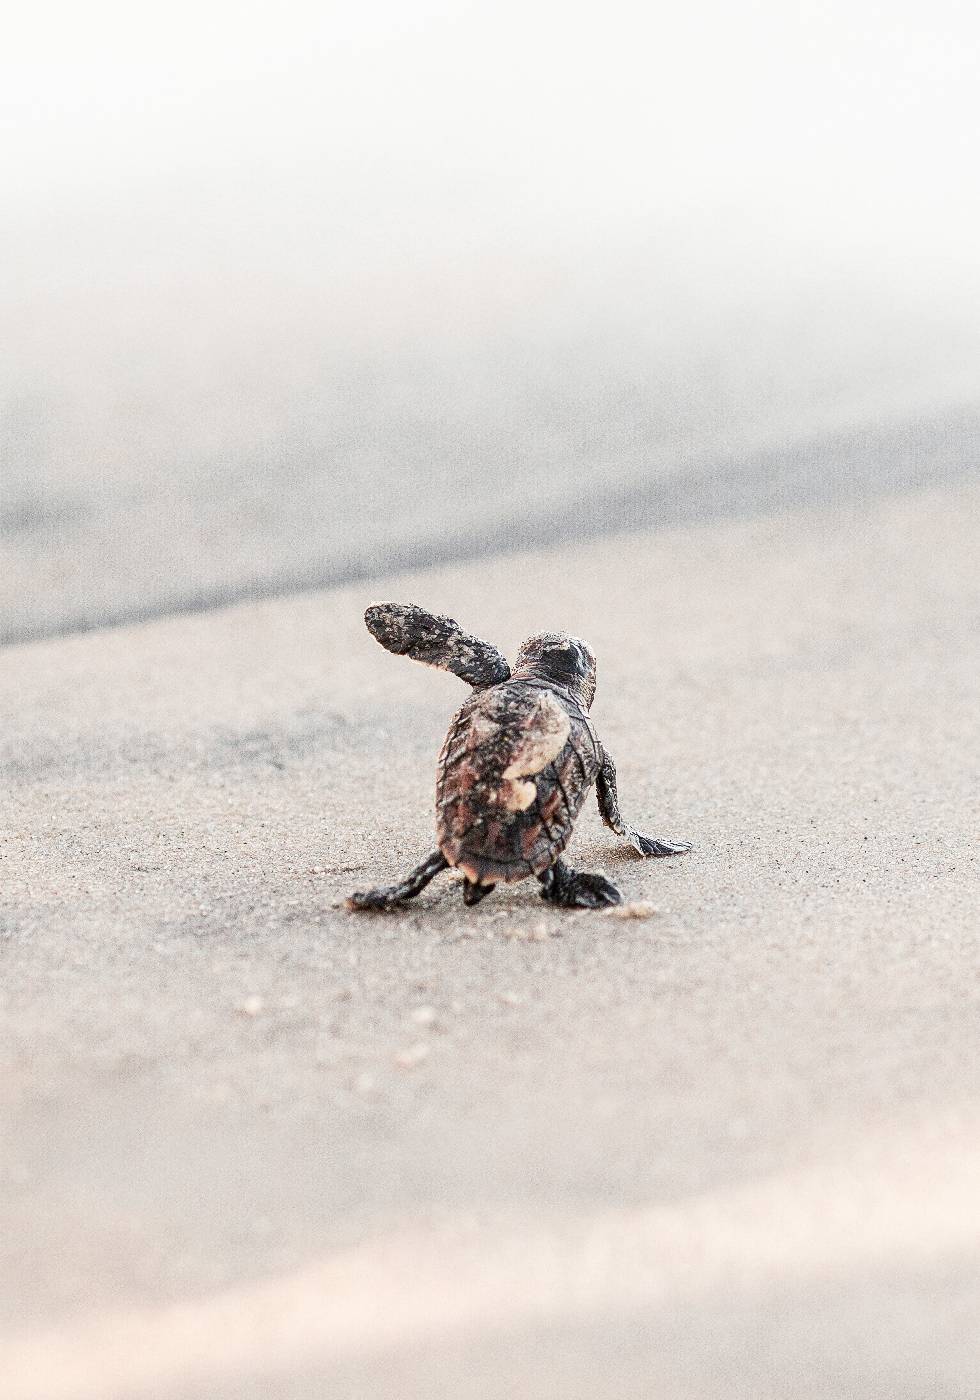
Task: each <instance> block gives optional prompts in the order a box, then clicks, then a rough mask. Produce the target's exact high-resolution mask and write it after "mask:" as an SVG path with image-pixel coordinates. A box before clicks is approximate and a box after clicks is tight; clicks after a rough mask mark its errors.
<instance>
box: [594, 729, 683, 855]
mask: <svg viewBox="0 0 980 1400" xmlns="http://www.w3.org/2000/svg"><path fill="white" fill-rule="evenodd" d="M595 786H596V796H597V797H598V799H599V812H600V814H601V816H602V820H603V821H604V822H605V823H606V826H608V827H611V829H612V830H613V831H615V833H616V835H617V836H622V837H624V838H625V840H627V841H628V842H629V843H630V845H631V846H632V847H633V849H634V851H636V852H637V853H638V854H639V855H641V856H682V855H684V853H685V851H689V850H690V849H691V843H690V842H689V841H658V840H657V839H656V837H654V836H641V835H640V833H639V832H638V831H637V830H636V827H634V826H630V824H629V822H626V821H624V820H623V817H622V813H621V812H620V810H619V795H618V793H617V792H616V765H615V763H613V761H612V759H611V758H610V757H609V754H608V753H606V751H605V749H603V751H602V767H601V768H600V769H599V775H598V777H597V778H596V784H595Z"/></svg>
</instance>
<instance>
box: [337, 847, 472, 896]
mask: <svg viewBox="0 0 980 1400" xmlns="http://www.w3.org/2000/svg"><path fill="white" fill-rule="evenodd" d="M448 863H449V862H448V861H447V860H446V857H445V856H444V855H443V854H442V852H441V851H433V852H432V854H431V856H427V857H426V859H425V860H424V861H423V862H422V864H421V865H420V866H418V867H417V869H415V870H413V871H412V873H411V875H406V876H405V878H404V880H402V881H401V882H400V883H399V884H397V885H381V886H379V887H378V889H375V890H358V891H357V892H356V893H355V894H352V895H349V896H348V898H347V901H346V904H347V908H348V909H377V910H384V909H394V908H396V907H397V906H398V905H399V904H401V903H402V902H403V901H404V900H406V899H414V898H415V896H416V895H417V894H418V893H419V891H420V890H424V889H425V887H426V885H427V884H428V883H429V881H430V880H431V879H432V878H433V876H435V875H438V874H439V871H440V870H445V868H446V866H447V865H448Z"/></svg>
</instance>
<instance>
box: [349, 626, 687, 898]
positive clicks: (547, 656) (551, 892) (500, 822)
mask: <svg viewBox="0 0 980 1400" xmlns="http://www.w3.org/2000/svg"><path fill="white" fill-rule="evenodd" d="M365 622H366V624H367V627H368V630H369V631H370V632H371V634H372V636H374V637H375V638H376V639H377V640H378V641H379V642H380V643H381V645H382V646H383V647H385V648H387V650H388V651H391V652H394V653H395V654H396V655H399V656H410V657H412V658H413V659H414V660H416V661H423V662H425V663H427V664H428V665H430V666H437V667H439V668H440V669H442V670H447V671H451V672H453V674H454V675H457V676H459V677H460V679H461V680H464V681H466V682H468V684H469V685H471V686H472V687H473V694H472V695H471V696H470V697H469V699H468V700H467V701H466V702H465V703H464V704H463V705H462V707H461V708H460V709H459V710H458V711H457V712H456V714H455V716H454V717H453V720H452V723H451V724H450V726H449V733H448V734H447V735H446V741H445V743H444V744H443V746H442V752H441V753H440V755H439V764H438V772H437V778H436V840H437V843H438V848H437V849H436V850H435V851H433V852H432V854H431V855H430V856H428V857H427V858H426V859H425V860H424V861H423V862H422V863H421V865H419V866H418V867H417V868H416V869H415V870H413V871H412V872H411V873H410V874H409V875H407V876H406V877H405V879H404V880H402V881H400V882H399V883H398V884H396V885H387V886H383V887H381V888H379V889H372V890H365V891H361V892H358V893H356V894H352V895H351V896H350V898H349V899H348V900H347V907H348V908H349V909H375V910H383V909H391V908H394V907H396V906H397V905H399V904H401V903H402V902H403V901H405V900H407V899H411V898H413V897H414V896H415V895H417V894H418V893H419V891H420V890H422V889H424V887H425V886H426V885H427V884H428V883H429V881H430V880H431V879H432V878H433V876H435V875H437V874H438V873H439V872H440V871H441V870H445V869H446V868H447V866H454V867H455V868H456V869H458V870H459V871H460V872H461V874H462V875H463V899H464V901H465V903H467V904H476V903H478V902H479V901H480V900H481V899H483V898H484V897H485V896H486V895H488V894H489V893H490V892H491V890H492V889H493V888H494V886H495V885H497V884H499V883H503V882H512V881H515V880H524V879H526V878H527V877H528V876H531V875H533V876H536V877H537V879H538V880H539V881H540V882H541V897H542V898H543V899H546V900H549V901H550V902H551V903H553V904H558V905H564V906H567V907H572V908H575V907H577V908H593V909H594V908H600V907H602V906H605V905H612V904H619V903H620V902H621V900H622V896H621V894H620V892H619V890H618V889H617V888H616V886H615V885H613V884H612V883H611V882H610V881H609V880H607V879H606V878H605V876H603V875H597V874H590V873H588V872H583V871H577V870H574V869H573V868H572V867H571V866H570V865H569V864H568V863H567V862H566V861H565V860H564V859H563V855H562V853H563V852H564V850H565V847H566V846H567V845H568V842H569V840H570V839H571V835H572V830H573V827H574V824H575V819H576V817H577V816H578V814H579V812H580V811H581V808H582V804H583V803H584V801H585V799H586V797H587V796H588V793H589V790H590V789H591V788H592V786H593V784H594V785H595V788H596V793H597V796H598V799H599V811H600V813H601V816H602V819H603V821H604V822H605V823H606V825H607V826H608V827H610V828H611V829H612V830H613V831H614V832H616V834H617V835H619V836H621V837H623V838H624V839H625V840H626V841H627V842H628V843H629V844H630V845H631V846H632V848H633V849H634V850H635V851H636V852H637V853H638V854H639V855H643V856H670V855H680V854H682V853H683V852H684V851H688V850H690V849H691V848H690V846H689V844H688V843H686V842H676V841H658V840H656V839H654V838H653V837H649V836H641V835H640V834H639V832H638V831H636V830H635V829H634V828H633V827H632V826H630V825H628V823H626V822H625V821H624V820H623V818H622V816H621V814H620V811H619V800H618V794H617V791H616V767H615V764H614V763H613V761H612V759H611V757H610V756H609V754H608V753H607V752H606V750H605V749H604V748H603V746H602V744H601V743H600V741H599V736H598V735H597V733H596V730H595V726H594V725H593V723H592V721H591V719H590V718H589V707H590V706H591V704H592V700H593V698H594V696H595V686H596V663H595V657H594V656H593V654H592V652H591V650H590V649H589V647H587V646H586V644H585V643H584V642H582V641H579V640H578V639H577V638H575V637H567V636H565V635H564V634H563V633H557V632H543V633H540V634H539V635H537V636H535V637H531V638H529V639H528V640H527V641H526V642H525V643H524V644H523V646H522V647H521V648H520V650H519V651H518V653H517V658H516V662H515V665H514V668H513V670H511V667H510V666H509V665H508V663H507V661H506V659H505V658H504V657H503V656H502V655H501V653H500V652H499V651H498V650H497V648H496V647H494V646H492V645H491V644H490V643H489V642H484V641H482V640H481V639H480V638H479V637H474V636H471V635H470V634H469V633H467V632H464V631H463V630H462V628H461V627H459V625H458V624H457V623H455V622H454V621H453V620H452V619H451V618H448V617H437V616H435V615H434V614H433V613H430V612H427V611H426V610H425V609H424V608H420V607H416V606H415V605H414V604H406V603H376V604H374V605H373V606H372V607H370V608H368V610H367V612H366V614H365Z"/></svg>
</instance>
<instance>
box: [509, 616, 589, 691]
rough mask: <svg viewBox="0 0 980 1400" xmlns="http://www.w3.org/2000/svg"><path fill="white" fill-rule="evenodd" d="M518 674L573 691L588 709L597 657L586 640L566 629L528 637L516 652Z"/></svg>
mask: <svg viewBox="0 0 980 1400" xmlns="http://www.w3.org/2000/svg"><path fill="white" fill-rule="evenodd" d="M514 675H515V677H520V676H533V677H535V679H538V680H544V681H550V683H551V684H552V685H560V686H562V687H563V688H564V689H565V690H570V691H571V692H572V694H573V695H574V696H575V698H576V699H577V700H578V701H579V703H580V704H582V705H584V706H585V708H586V709H588V708H589V706H590V705H591V704H592V701H593V699H594V697H595V657H594V656H593V654H592V650H591V648H590V647H588V646H586V644H585V642H580V641H579V640H578V638H577V637H566V636H565V634H564V632H541V633H539V634H538V636H536V637H528V639H527V641H526V642H524V643H523V644H522V645H521V649H520V651H519V652H518V653H517V665H516V666H515V667H514Z"/></svg>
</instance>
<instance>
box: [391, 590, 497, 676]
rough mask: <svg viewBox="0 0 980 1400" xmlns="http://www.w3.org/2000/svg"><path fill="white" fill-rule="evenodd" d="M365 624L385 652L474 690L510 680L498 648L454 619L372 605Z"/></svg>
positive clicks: (418, 610) (394, 605) (410, 606)
mask: <svg viewBox="0 0 980 1400" xmlns="http://www.w3.org/2000/svg"><path fill="white" fill-rule="evenodd" d="M364 621H365V623H366V624H367V629H368V631H369V632H370V633H371V636H372V637H374V639H375V640H376V641H378V642H380V643H381V645H382V646H383V647H384V648H385V650H386V651H390V652H394V654H395V655H396V656H410V657H411V658H412V660H413V661H421V662H423V663H424V664H425V665H426V666H437V667H438V668H439V670H441V671H451V672H452V673H453V675H454V676H459V678H460V680H462V681H466V683H467V684H468V685H471V686H472V687H473V689H474V690H485V689H486V688H487V687H488V686H491V685H500V684H501V683H502V682H503V681H506V680H509V679H510V667H509V666H508V664H507V661H506V658H505V657H503V656H502V655H501V653H500V652H499V651H498V650H497V648H496V647H495V646H493V645H491V643H490V642H484V641H482V640H481V639H480V638H479V637H474V636H471V634H470V633H469V632H464V631H463V629H462V628H461V627H460V625H459V623H458V622H454V621H453V620H452V618H451V617H437V616H436V614H435V613H430V612H426V610H425V608H420V607H417V606H416V605H415V604H414V603H372V605H371V607H369V608H368V610H367V612H366V613H365V614H364Z"/></svg>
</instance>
